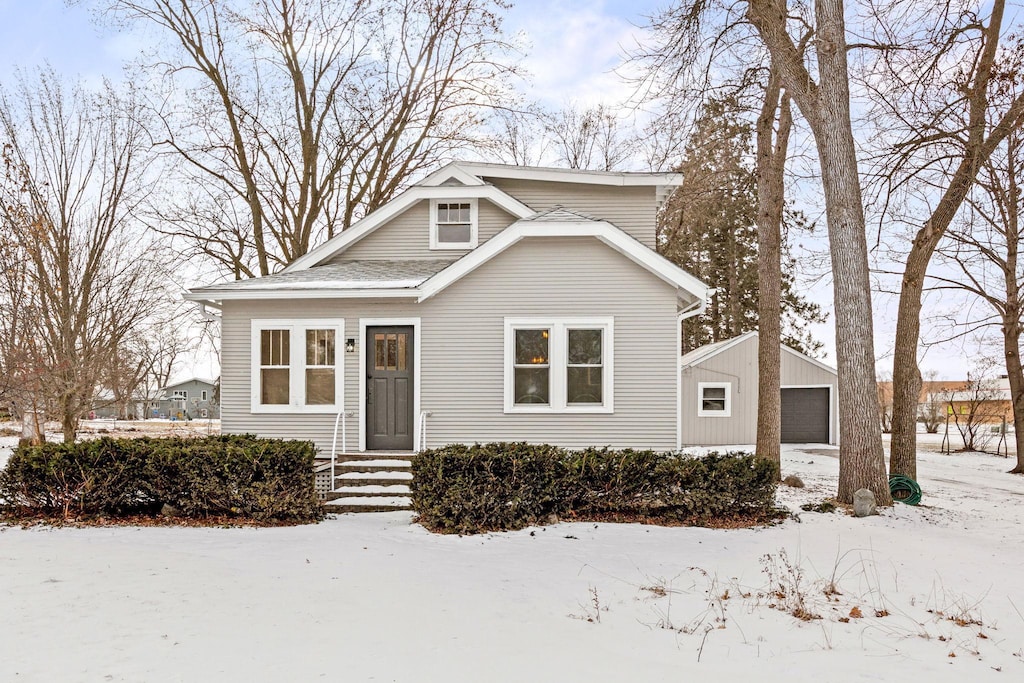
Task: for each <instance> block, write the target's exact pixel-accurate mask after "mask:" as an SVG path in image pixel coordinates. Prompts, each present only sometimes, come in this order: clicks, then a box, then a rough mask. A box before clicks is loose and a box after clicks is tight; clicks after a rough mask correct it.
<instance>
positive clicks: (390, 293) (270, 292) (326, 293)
mask: <svg viewBox="0 0 1024 683" xmlns="http://www.w3.org/2000/svg"><path fill="white" fill-rule="evenodd" d="M418 294H419V292H418V290H416V289H411V288H410V289H226V290H223V291H220V292H218V291H216V290H209V289H205V290H203V291H201V292H187V293H186V294H185V295H184V298H185V300H187V301H198V302H200V303H205V304H207V305H211V306H217V307H218V308H219V307H220V302H222V301H231V300H242V299H401V298H407V299H414V298H416V297H417V296H418Z"/></svg>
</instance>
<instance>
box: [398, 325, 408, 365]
mask: <svg viewBox="0 0 1024 683" xmlns="http://www.w3.org/2000/svg"><path fill="white" fill-rule="evenodd" d="M408 339H409V335H407V334H399V335H398V369H399V370H407V369H408V368H409V363H408V360H407V350H406V349H407V346H408V343H409V342H408Z"/></svg>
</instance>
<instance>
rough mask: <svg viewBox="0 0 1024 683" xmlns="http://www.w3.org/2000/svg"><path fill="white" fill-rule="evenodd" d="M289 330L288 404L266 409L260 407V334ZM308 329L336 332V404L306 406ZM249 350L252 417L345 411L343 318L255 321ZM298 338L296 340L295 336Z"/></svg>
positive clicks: (265, 406) (263, 406) (261, 405)
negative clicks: (265, 331)
mask: <svg viewBox="0 0 1024 683" xmlns="http://www.w3.org/2000/svg"><path fill="white" fill-rule="evenodd" d="M271 329H272V330H285V329H286V330H289V333H290V334H291V340H290V341H289V348H290V352H289V365H288V378H289V386H288V404H287V405H264V404H262V403H260V355H259V354H260V332H261V331H263V330H271ZM307 329H317V330H335V343H334V403H333V404H330V405H315V406H307V405H305V402H306V381H305V380H306V373H305V369H306V335H305V331H306V330H307ZM251 332H252V334H251V342H250V343H251V346H250V349H249V367H250V370H251V373H250V378H249V390H250V394H251V396H250V398H251V402H250V410H251V411H252V412H253V413H331V414H335V413H338V412H339V411H341V410H343V409H344V407H345V321H344V320H343V319H341V318H301V319H300V318H277V319H258V320H255V319H254V320H253V321H252V327H251ZM297 332H298V333H299V334H298V337H296V333H297Z"/></svg>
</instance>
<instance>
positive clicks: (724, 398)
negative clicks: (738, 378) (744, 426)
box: [697, 382, 732, 417]
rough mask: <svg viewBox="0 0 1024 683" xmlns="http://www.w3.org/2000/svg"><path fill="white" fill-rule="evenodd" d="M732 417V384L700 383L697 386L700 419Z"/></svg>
mask: <svg viewBox="0 0 1024 683" xmlns="http://www.w3.org/2000/svg"><path fill="white" fill-rule="evenodd" d="M731 415H732V384H731V383H730V382H700V383H699V384H698V385H697V416H698V417H730V416H731Z"/></svg>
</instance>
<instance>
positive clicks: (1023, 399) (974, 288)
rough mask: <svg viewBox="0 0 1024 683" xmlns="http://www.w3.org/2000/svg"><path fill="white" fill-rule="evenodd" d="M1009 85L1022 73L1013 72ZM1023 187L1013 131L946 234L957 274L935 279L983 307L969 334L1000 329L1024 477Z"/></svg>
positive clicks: (1019, 138) (1023, 138)
mask: <svg viewBox="0 0 1024 683" xmlns="http://www.w3.org/2000/svg"><path fill="white" fill-rule="evenodd" d="M1013 72H1014V73H1013V75H1012V76H1008V78H1011V79H1012V80H1011V81H1010V82H1011V83H1012V82H1014V81H1016V80H1017V78H1018V76H1017V74H1018V73H1019V72H1018V70H1017V69H1014V70H1013ZM1021 182H1024V134H1022V133H1021V131H1019V130H1017V131H1013V132H1012V133H1010V134H1009V135H1007V136H1006V138H1005V139H1004V140H1003V142H1002V144H1000V146H999V148H998V149H997V150H996V152H995V153H993V154H992V155H991V156H989V157H988V159H986V160H985V163H984V166H983V168H982V170H981V172H980V174H979V178H978V181H977V183H976V186H975V188H974V191H973V192H971V194H970V195H969V196H968V198H967V203H968V207H969V212H968V215H967V217H966V218H965V219H963V220H961V221H958V222H956V223H954V224H953V225H952V226H951V227H950V228H949V229H948V230H947V237H948V238H949V239H948V240H947V241H946V242H945V243H943V244H940V245H939V247H938V256H939V258H940V260H941V261H943V262H944V263H945V264H946V265H947V266H948V267H950V268H952V269H954V273H955V274H951V275H949V276H942V275H932V276H931V277H932V278H934V279H935V280H937V281H938V282H939V283H940V284H939V285H938V287H939V288H954V289H959V290H963V291H966V292H968V293H969V294H971V295H973V296H975V297H977V298H978V299H979V300H980V301H981V302H983V303H984V309H985V311H986V314H985V315H983V316H981V318H980V319H972V320H969V321H963V322H964V323H965V324H966V326H967V327H968V328H969V329H970V330H971V331H977V330H979V329H980V328H981V327H985V326H988V327H996V328H998V329H999V330H1000V332H1001V336H1002V352H1003V354H1002V355H1003V365H1004V367H1005V370H1006V375H1007V379H1008V382H1009V386H1010V404H1011V407H1012V409H1013V424H1014V431H1015V434H1016V446H1017V465H1016V467H1014V468H1013V470H1011V472H1013V473H1015V474H1020V473H1024V366H1022V363H1021V359H1020V342H1021V331H1022V330H1021V327H1022V325H1024V296H1022V294H1024V263H1022V262H1021V255H1020V250H1021V247H1022V246H1024V221H1022V218H1024V216H1022V206H1021V204H1022V201H1024V196H1022V193H1021V186H1020V184H1021Z"/></svg>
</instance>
